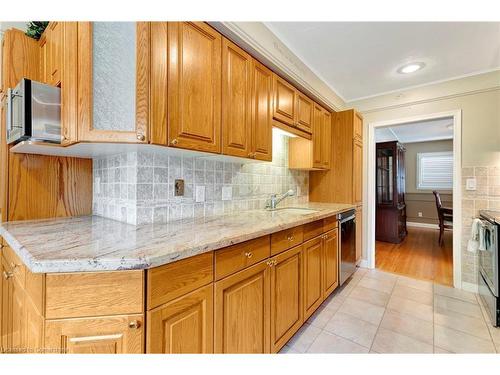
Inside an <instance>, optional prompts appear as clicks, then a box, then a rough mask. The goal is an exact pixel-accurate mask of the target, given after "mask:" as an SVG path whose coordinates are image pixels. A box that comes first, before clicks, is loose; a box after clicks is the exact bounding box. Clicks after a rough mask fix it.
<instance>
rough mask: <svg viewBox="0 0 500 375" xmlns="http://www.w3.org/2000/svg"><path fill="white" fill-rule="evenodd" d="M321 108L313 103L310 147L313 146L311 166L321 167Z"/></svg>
mask: <svg viewBox="0 0 500 375" xmlns="http://www.w3.org/2000/svg"><path fill="white" fill-rule="evenodd" d="M323 118H324V116H323V108H321V107H320V106H319V105H317V104H315V105H314V108H313V128H312V129H313V132H312V147H313V167H314V168H321V169H322V168H323V167H324V166H323V156H324V155H323V154H324V153H323V152H322V148H323V131H324V129H323Z"/></svg>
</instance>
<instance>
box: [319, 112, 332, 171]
mask: <svg viewBox="0 0 500 375" xmlns="http://www.w3.org/2000/svg"><path fill="white" fill-rule="evenodd" d="M322 115H323V121H322V124H321V127H322V130H323V131H322V133H321V164H323V168H324V169H329V168H330V159H331V155H332V115H331V114H330V112H328V111H327V110H323V114H322Z"/></svg>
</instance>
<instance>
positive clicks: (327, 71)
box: [265, 22, 500, 101]
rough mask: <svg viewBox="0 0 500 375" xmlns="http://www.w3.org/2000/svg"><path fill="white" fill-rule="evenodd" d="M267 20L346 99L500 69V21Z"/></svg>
mask: <svg viewBox="0 0 500 375" xmlns="http://www.w3.org/2000/svg"><path fill="white" fill-rule="evenodd" d="M265 24H266V26H267V27H268V28H269V29H270V30H271V31H272V32H273V33H274V34H275V35H276V36H277V37H278V38H280V39H281V40H282V41H283V43H285V44H286V45H287V46H288V47H289V48H290V49H291V50H292V51H293V52H294V53H295V54H296V55H297V56H298V57H299V58H300V59H301V60H302V61H303V62H304V63H305V64H307V65H308V66H309V67H310V68H311V69H312V70H313V71H314V72H315V73H316V74H317V75H318V76H319V77H320V78H321V79H323V80H324V81H325V82H326V83H327V84H328V85H329V86H330V87H331V88H332V89H333V90H334V91H335V92H336V93H337V94H338V95H340V96H342V97H343V99H344V100H345V101H352V100H355V99H360V98H364V97H367V96H374V95H379V94H382V93H387V92H391V91H397V90H401V89H405V88H408V87H412V86H417V85H424V84H428V83H431V82H436V81H442V80H448V79H452V78H457V77H460V76H464V75H471V74H475V73H480V72H484V71H488V70H494V69H500V22H490V23H486V22H434V23H432V22H266V23H265ZM415 61H418V62H424V63H425V64H426V67H425V68H424V69H422V70H420V71H418V72H416V73H413V74H406V75H405V74H399V73H397V72H396V70H397V69H398V68H399V67H401V66H402V65H404V64H406V63H409V62H415Z"/></svg>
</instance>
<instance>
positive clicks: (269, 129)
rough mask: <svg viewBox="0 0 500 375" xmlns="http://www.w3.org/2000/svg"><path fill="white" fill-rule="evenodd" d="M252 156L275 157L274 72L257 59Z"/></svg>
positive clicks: (255, 65)
mask: <svg viewBox="0 0 500 375" xmlns="http://www.w3.org/2000/svg"><path fill="white" fill-rule="evenodd" d="M251 105H252V132H251V133H252V157H253V158H254V159H257V160H262V161H272V159H273V73H272V72H271V70H269V69H268V68H267V67H266V66H265V65H263V64H261V63H260V62H258V61H257V60H255V59H254V60H253V63H252V104H251Z"/></svg>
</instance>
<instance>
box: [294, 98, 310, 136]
mask: <svg viewBox="0 0 500 375" xmlns="http://www.w3.org/2000/svg"><path fill="white" fill-rule="evenodd" d="M313 106H314V104H313V101H312V100H311V99H309V98H308V97H307V96H305V95H304V94H302V93H301V92H298V93H297V127H298V128H299V129H300V130H304V131H305V132H308V133H312V123H313Z"/></svg>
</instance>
